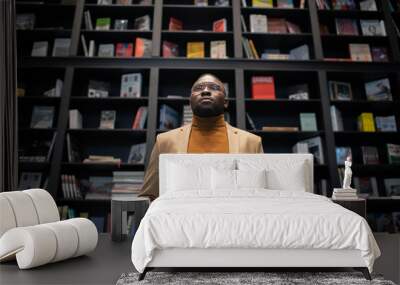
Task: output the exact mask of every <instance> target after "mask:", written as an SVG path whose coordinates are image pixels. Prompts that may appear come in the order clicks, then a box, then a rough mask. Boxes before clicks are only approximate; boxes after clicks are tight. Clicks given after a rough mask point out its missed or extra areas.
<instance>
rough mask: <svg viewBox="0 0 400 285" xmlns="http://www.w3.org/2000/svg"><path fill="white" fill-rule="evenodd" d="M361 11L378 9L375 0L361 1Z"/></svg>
mask: <svg viewBox="0 0 400 285" xmlns="http://www.w3.org/2000/svg"><path fill="white" fill-rule="evenodd" d="M360 10H361V11H378V7H377V6H376V2H375V0H365V1H360Z"/></svg>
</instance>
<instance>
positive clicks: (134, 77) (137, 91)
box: [120, 73, 142, 98]
mask: <svg viewBox="0 0 400 285" xmlns="http://www.w3.org/2000/svg"><path fill="white" fill-rule="evenodd" d="M141 92H142V74H141V73H128V74H124V75H122V76H121V91H120V97H124V98H138V97H141V96H142V95H141Z"/></svg>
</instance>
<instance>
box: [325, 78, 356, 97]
mask: <svg viewBox="0 0 400 285" xmlns="http://www.w3.org/2000/svg"><path fill="white" fill-rule="evenodd" d="M328 86H329V94H330V97H331V100H340V101H350V100H352V99H353V93H352V91H351V84H350V83H348V82H342V81H329V82H328Z"/></svg>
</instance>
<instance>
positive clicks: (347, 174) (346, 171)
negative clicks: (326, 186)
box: [343, 156, 353, 189]
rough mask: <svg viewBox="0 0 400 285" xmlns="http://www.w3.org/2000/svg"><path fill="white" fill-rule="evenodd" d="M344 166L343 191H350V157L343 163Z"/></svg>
mask: <svg viewBox="0 0 400 285" xmlns="http://www.w3.org/2000/svg"><path fill="white" fill-rule="evenodd" d="M344 166H345V169H344V179H343V189H351V187H350V184H351V176H352V174H353V173H352V171H351V156H348V157H347V159H346V161H345V162H344Z"/></svg>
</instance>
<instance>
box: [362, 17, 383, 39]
mask: <svg viewBox="0 0 400 285" xmlns="http://www.w3.org/2000/svg"><path fill="white" fill-rule="evenodd" d="M360 25H361V30H362V34H363V35H364V36H386V29H385V23H384V22H383V21H382V20H360Z"/></svg>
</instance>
